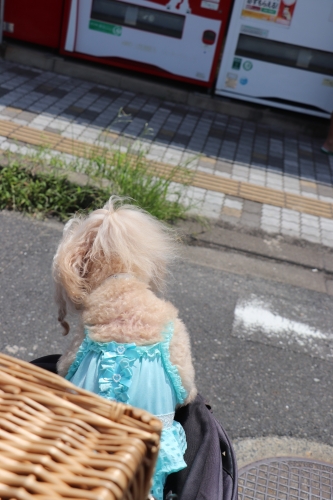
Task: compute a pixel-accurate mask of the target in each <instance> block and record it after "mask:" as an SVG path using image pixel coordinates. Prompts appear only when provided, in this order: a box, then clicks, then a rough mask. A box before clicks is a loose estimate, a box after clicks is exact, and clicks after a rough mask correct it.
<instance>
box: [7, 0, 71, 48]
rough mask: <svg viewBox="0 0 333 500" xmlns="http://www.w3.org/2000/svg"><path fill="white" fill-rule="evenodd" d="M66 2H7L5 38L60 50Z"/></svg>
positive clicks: (44, 0)
mask: <svg viewBox="0 0 333 500" xmlns="http://www.w3.org/2000/svg"><path fill="white" fill-rule="evenodd" d="M64 1H65V0H5V10H4V32H3V34H4V36H6V37H10V38H14V39H16V40H22V41H25V42H31V43H37V44H39V45H44V46H45V47H52V48H59V45H60V36H61V25H62V20H63V10H64Z"/></svg>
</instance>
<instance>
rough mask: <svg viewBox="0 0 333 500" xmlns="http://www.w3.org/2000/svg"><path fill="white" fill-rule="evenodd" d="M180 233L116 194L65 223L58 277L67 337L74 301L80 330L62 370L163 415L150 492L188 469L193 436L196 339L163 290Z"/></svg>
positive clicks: (106, 393) (60, 365)
mask: <svg viewBox="0 0 333 500" xmlns="http://www.w3.org/2000/svg"><path fill="white" fill-rule="evenodd" d="M176 249H177V243H176V238H175V235H174V233H173V232H172V231H171V230H170V229H168V228H167V227H166V226H164V224H162V223H161V222H159V221H158V220H156V219H155V218H154V217H152V216H151V215H149V214H148V213H147V212H145V211H143V210H141V209H139V208H138V207H135V206H133V205H127V204H125V200H124V199H121V198H118V197H115V196H112V197H111V198H110V200H109V201H108V202H107V203H106V205H105V206H104V207H103V208H102V209H99V210H95V211H93V212H92V213H91V214H90V215H88V216H87V217H83V216H75V217H73V218H72V219H71V220H70V221H69V222H68V223H67V224H66V225H65V228H64V232H63V238H62V240H61V242H60V245H59V247H58V249H57V253H56V255H55V257H54V264H53V276H54V279H55V282H56V290H57V291H56V301H57V304H58V312H59V318H58V319H59V321H60V323H61V325H62V326H63V327H64V330H65V332H64V334H65V335H66V334H67V333H68V331H69V325H68V323H67V322H66V320H65V317H66V314H67V307H68V306H70V307H72V308H74V310H76V311H77V312H78V313H79V314H80V321H81V325H82V327H81V328H80V329H79V331H78V332H77V333H76V335H75V336H74V338H73V340H72V343H71V345H70V348H69V350H68V352H66V353H65V354H64V355H63V356H62V357H61V358H60V360H59V363H58V373H59V374H60V375H63V376H65V377H66V379H68V380H70V381H71V382H73V383H74V384H75V385H77V386H79V387H82V388H84V389H87V390H90V391H92V392H95V393H97V394H99V395H100V396H102V397H105V398H108V399H111V400H114V401H118V402H123V403H128V404H131V405H133V406H136V407H139V408H142V409H145V410H147V411H149V412H151V413H153V414H154V415H156V416H157V417H158V418H159V419H161V421H162V422H163V431H162V437H161V447H160V452H159V457H158V461H157V465H156V469H155V473H154V477H153V487H152V491H151V493H152V494H153V496H154V497H155V498H156V499H157V500H162V499H163V487H164V483H165V480H166V477H167V475H168V474H170V473H172V472H176V471H178V470H181V469H183V468H185V467H186V463H185V461H184V452H185V450H186V437H185V433H184V430H183V428H182V427H181V425H180V424H179V423H178V422H176V421H174V413H175V408H176V407H177V406H179V405H185V404H187V403H189V402H191V401H192V400H193V399H194V398H195V396H196V388H195V383H194V369H193V365H192V360H191V348H190V341H189V336H188V333H187V331H186V328H185V326H184V324H183V323H182V321H181V320H180V319H179V318H178V311H177V309H176V308H175V307H174V306H173V305H172V304H171V303H170V302H167V301H165V300H163V299H162V298H159V297H158V296H157V295H156V294H155V293H154V291H156V292H161V289H162V287H163V283H164V278H165V275H166V268H167V264H168V263H169V262H170V261H171V260H172V259H173V258H174V257H175V255H176Z"/></svg>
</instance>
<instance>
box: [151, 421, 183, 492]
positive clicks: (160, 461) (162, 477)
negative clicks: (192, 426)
mask: <svg viewBox="0 0 333 500" xmlns="http://www.w3.org/2000/svg"><path fill="white" fill-rule="evenodd" d="M186 448H187V443H186V436H185V431H184V429H183V427H182V426H181V425H180V423H179V422H176V421H175V420H174V421H173V423H172V426H171V427H169V428H167V429H163V431H162V435H161V446H160V452H159V454H158V458H157V463H156V467H155V472H154V477H153V486H152V489H151V493H152V495H153V496H154V497H155V498H156V499H157V500H163V490H164V484H165V481H166V478H167V476H168V474H171V473H173V472H178V471H179V470H182V469H185V467H186V462H185V461H184V453H185V451H186Z"/></svg>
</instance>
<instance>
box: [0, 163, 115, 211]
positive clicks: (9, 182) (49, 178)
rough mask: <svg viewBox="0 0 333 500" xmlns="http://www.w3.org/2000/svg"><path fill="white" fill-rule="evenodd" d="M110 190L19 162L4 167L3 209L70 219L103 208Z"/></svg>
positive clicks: (0, 182) (0, 202)
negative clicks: (75, 181)
mask: <svg viewBox="0 0 333 500" xmlns="http://www.w3.org/2000/svg"><path fill="white" fill-rule="evenodd" d="M108 198H109V191H108V190H106V189H103V188H98V187H94V186H90V185H87V186H79V185H77V184H75V183H73V182H70V181H69V180H68V179H67V177H66V176H63V175H56V174H54V173H41V172H35V173H34V172H33V171H31V170H28V169H25V168H22V167H21V166H20V165H19V164H18V163H13V164H10V165H8V166H6V167H2V168H0V209H2V210H3V209H6V210H18V211H20V212H26V213H29V214H35V215H37V214H39V215H42V216H44V217H50V216H56V217H58V218H59V219H60V220H66V219H68V218H69V217H70V216H71V215H72V214H73V213H75V212H77V211H82V210H87V209H89V210H90V209H91V210H93V209H94V208H97V207H100V206H101V205H103V204H104V203H105V202H106V201H107V199H108Z"/></svg>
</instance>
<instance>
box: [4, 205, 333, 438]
mask: <svg viewBox="0 0 333 500" xmlns="http://www.w3.org/2000/svg"><path fill="white" fill-rule="evenodd" d="M61 230H62V225H61V224H59V223H57V222H40V221H36V220H32V219H29V218H24V217H22V216H20V215H18V214H14V213H7V212H0V310H1V315H0V350H1V352H4V353H6V354H10V355H13V356H17V357H20V358H21V359H25V360H31V359H33V358H37V357H39V356H42V355H45V354H50V353H61V352H62V351H63V349H64V347H65V342H66V340H65V339H64V338H63V337H62V336H61V334H60V328H59V326H58V324H57V319H56V318H57V315H56V308H55V307H54V304H53V288H52V281H51V273H50V268H51V263H52V257H53V254H54V252H55V249H56V246H57V242H58V240H59V239H60V237H61ZM207 252H209V258H208V257H207V259H206V257H205V250H203V249H193V248H192V249H191V252H189V255H190V258H188V259H187V260H183V261H181V262H179V263H178V264H177V265H176V266H175V268H174V270H173V279H172V280H171V282H170V286H169V289H168V293H167V295H168V298H169V299H170V300H172V301H173V302H174V303H175V304H176V305H177V307H178V308H179V311H180V316H181V318H182V319H183V320H184V321H185V323H186V325H187V327H188V330H189V331H190V334H191V338H192V345H193V355H194V363H195V368H196V376H197V385H198V388H199V391H200V392H201V393H202V394H203V395H204V396H205V398H206V399H207V400H209V401H210V403H211V404H212V406H213V409H214V412H215V414H216V416H217V417H218V418H219V419H221V420H222V421H223V423H224V426H225V428H226V429H227V431H228V433H229V435H230V437H231V438H233V439H236V438H247V437H262V436H292V437H296V438H305V439H307V440H314V441H317V442H320V443H325V444H330V445H333V424H332V422H333V393H332V379H333V357H332V355H333V335H332V333H331V332H332V331H333V330H332V325H333V312H332V307H331V297H330V296H328V295H326V294H324V293H319V292H316V291H313V290H310V289H308V288H311V287H303V288H301V287H297V286H293V285H291V284H290V280H288V282H287V283H286V282H285V283H284V282H283V280H281V279H280V280H278V281H276V280H272V279H263V278H262V277H261V276H262V275H261V274H260V272H259V273H258V271H257V270H258V268H260V261H259V262H258V261H256V262H255V265H253V266H252V265H251V263H249V259H248V258H247V260H244V265H243V266H242V265H240V266H239V268H238V269H237V270H236V272H226V271H224V270H222V269H221V266H218V265H216V266H215V265H214V255H216V262H217V261H218V260H219V259H218V258H217V257H218V256H217V253H216V254H214V252H217V251H215V250H207ZM212 252H213V253H212ZM185 254H186V252H185ZM224 255H225V258H226V259H227V258H228V253H225V254H224ZM207 256H208V253H207ZM239 258H241V257H239ZM244 259H245V258H244ZM208 262H210V264H209V265H207V263H208ZM212 262H213V264H212ZM219 267H220V268H219ZM277 271H278V270H277ZM293 272H295V273H296V269H294V267H293V266H292V265H290V266H289V273H287V274H289V275H290V276H292V273H293ZM297 273H299V269H298V270H297ZM307 273H308V271H307ZM305 281H306V280H305ZM251 315H252V316H251ZM253 316H254V317H255V318H256V319H255V321H254V320H253ZM270 324H271V325H273V326H272V328H270Z"/></svg>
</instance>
